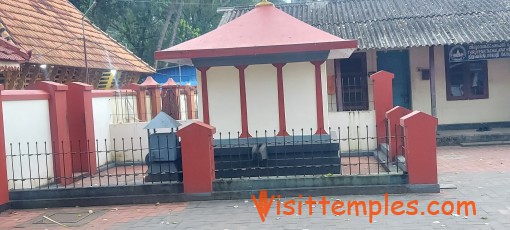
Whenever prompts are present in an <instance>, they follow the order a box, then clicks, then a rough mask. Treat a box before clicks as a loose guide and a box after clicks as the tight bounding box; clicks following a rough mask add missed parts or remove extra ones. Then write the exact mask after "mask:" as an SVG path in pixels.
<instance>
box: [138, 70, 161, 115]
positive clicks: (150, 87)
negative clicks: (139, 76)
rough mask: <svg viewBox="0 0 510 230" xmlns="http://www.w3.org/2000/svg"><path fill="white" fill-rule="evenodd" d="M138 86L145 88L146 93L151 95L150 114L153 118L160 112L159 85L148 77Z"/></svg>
mask: <svg viewBox="0 0 510 230" xmlns="http://www.w3.org/2000/svg"><path fill="white" fill-rule="evenodd" d="M140 85H141V86H144V87H146V89H147V91H149V92H150V94H151V114H152V118H154V117H156V116H157V115H158V114H159V112H161V89H160V88H159V84H158V82H156V81H155V80H154V79H153V78H152V77H150V76H149V77H147V79H145V81H144V82H143V83H142V84H140Z"/></svg>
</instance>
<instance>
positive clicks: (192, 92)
mask: <svg viewBox="0 0 510 230" xmlns="http://www.w3.org/2000/svg"><path fill="white" fill-rule="evenodd" d="M196 90H197V88H196V87H195V86H192V87H190V90H189V99H188V101H189V103H190V106H191V107H190V109H191V110H189V111H188V113H189V114H191V115H189V114H188V117H189V119H197V115H196V109H195V108H196V107H197V105H196V101H195V97H196V96H197V94H196Z"/></svg>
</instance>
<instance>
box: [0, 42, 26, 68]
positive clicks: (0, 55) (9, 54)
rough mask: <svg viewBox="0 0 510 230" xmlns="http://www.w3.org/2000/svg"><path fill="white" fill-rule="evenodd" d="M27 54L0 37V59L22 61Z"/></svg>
mask: <svg viewBox="0 0 510 230" xmlns="http://www.w3.org/2000/svg"><path fill="white" fill-rule="evenodd" d="M28 58H29V55H28V54H27V53H26V52H25V51H23V50H21V48H20V47H18V46H16V45H14V44H12V43H11V42H9V41H7V40H5V39H3V38H1V37H0V61H11V62H24V61H26V60H28Z"/></svg>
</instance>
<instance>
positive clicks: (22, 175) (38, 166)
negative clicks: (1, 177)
mask: <svg viewBox="0 0 510 230" xmlns="http://www.w3.org/2000/svg"><path fill="white" fill-rule="evenodd" d="M172 143H173V144H172ZM56 145H58V147H59V148H57V146H56ZM53 149H65V151H62V152H59V151H55V150H53ZM149 153H150V154H149ZM6 155H7V156H6V157H7V169H8V172H7V176H8V184H9V189H12V190H27V189H55V188H83V187H104V186H123V185H139V184H154V183H169V182H180V181H182V164H181V161H180V145H179V144H178V143H177V142H176V139H175V137H172V136H171V135H164V134H163V135H159V136H158V135H156V136H154V137H151V138H149V141H148V142H147V139H145V140H144V139H143V138H130V139H112V140H108V139H105V140H95V141H93V142H91V141H84V142H79V141H78V142H73V141H70V142H67V143H64V142H60V143H55V142H34V143H9V144H7V154H6ZM64 162H67V163H64Z"/></svg>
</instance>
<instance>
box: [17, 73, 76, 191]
mask: <svg viewBox="0 0 510 230" xmlns="http://www.w3.org/2000/svg"><path fill="white" fill-rule="evenodd" d="M27 89H37V90H43V91H46V92H48V93H49V94H50V99H49V100H48V103H49V112H50V129H51V140H52V145H51V147H52V152H53V161H54V166H55V168H54V174H55V180H56V182H57V183H60V184H62V185H67V184H71V183H73V181H74V179H73V168H72V165H73V163H72V158H71V154H70V151H69V127H68V124H67V100H66V97H67V96H66V93H67V89H68V88H67V85H62V84H59V83H56V82H51V81H40V82H36V83H35V84H32V85H30V86H29V87H28V88H27Z"/></svg>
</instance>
